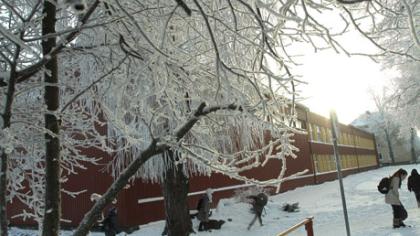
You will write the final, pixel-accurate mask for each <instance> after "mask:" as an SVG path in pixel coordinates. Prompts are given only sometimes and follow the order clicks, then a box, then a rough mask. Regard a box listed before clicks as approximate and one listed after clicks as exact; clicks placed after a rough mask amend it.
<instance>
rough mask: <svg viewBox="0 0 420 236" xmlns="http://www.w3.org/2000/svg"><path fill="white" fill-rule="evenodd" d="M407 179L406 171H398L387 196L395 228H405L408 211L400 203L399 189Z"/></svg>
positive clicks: (386, 201) (393, 176)
mask: <svg viewBox="0 0 420 236" xmlns="http://www.w3.org/2000/svg"><path fill="white" fill-rule="evenodd" d="M406 177H407V171H406V170H404V169H399V170H397V171H396V172H395V173H394V174H393V175H392V176H391V181H390V186H389V191H388V193H387V194H386V195H385V203H387V204H390V205H391V206H392V213H393V223H392V225H393V227H394V228H399V227H405V226H406V225H405V224H404V222H403V221H404V220H405V219H407V211H406V210H405V209H404V206H403V205H402V203H401V201H400V195H399V192H398V189H399V188H401V183H402V181H403V180H404V179H405V178H406Z"/></svg>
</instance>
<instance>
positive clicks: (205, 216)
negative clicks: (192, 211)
mask: <svg viewBox="0 0 420 236" xmlns="http://www.w3.org/2000/svg"><path fill="white" fill-rule="evenodd" d="M212 195H213V190H212V189H211V188H208V189H207V190H206V193H205V194H203V196H202V197H201V198H200V200H199V201H198V204H197V210H198V214H197V218H198V220H199V221H200V224H199V226H198V231H203V230H204V224H206V223H207V222H208V221H209V215H210V203H211V202H212V198H213V196H212Z"/></svg>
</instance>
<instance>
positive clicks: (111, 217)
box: [102, 207, 121, 236]
mask: <svg viewBox="0 0 420 236" xmlns="http://www.w3.org/2000/svg"><path fill="white" fill-rule="evenodd" d="M102 224H103V225H102V229H103V230H104V232H105V236H115V235H117V234H118V233H119V232H121V231H120V230H119V228H118V227H117V208H115V207H113V208H111V209H109V211H108V215H107V216H106V218H105V220H104V221H103V222H102Z"/></svg>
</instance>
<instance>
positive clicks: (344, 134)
mask: <svg viewBox="0 0 420 236" xmlns="http://www.w3.org/2000/svg"><path fill="white" fill-rule="evenodd" d="M296 111H297V122H295V124H294V125H295V126H296V127H297V128H300V129H302V130H306V131H307V133H306V134H295V136H294V139H295V143H294V145H295V146H296V147H298V148H299V152H298V153H296V154H297V156H298V157H297V158H296V159H293V158H288V159H287V170H286V173H285V177H287V176H290V175H292V174H294V173H296V172H300V171H304V170H307V172H306V173H305V174H304V175H302V176H298V177H296V178H293V179H290V180H287V181H285V182H284V183H282V185H281V192H285V191H288V190H291V189H294V188H296V187H300V186H305V185H312V184H319V183H322V182H325V181H331V180H334V179H336V178H337V172H336V163H335V157H334V151H333V145H332V137H331V128H330V127H331V125H330V121H329V120H328V119H327V118H325V117H322V116H320V115H317V114H315V113H312V112H310V111H309V109H308V108H306V107H304V106H302V105H297V108H296ZM338 128H339V133H338V144H339V153H340V157H341V169H342V173H343V176H346V175H349V174H353V173H358V172H362V171H366V170H369V169H373V168H377V167H378V156H377V150H376V142H375V137H374V135H373V134H371V133H369V132H366V131H363V130H361V129H359V128H356V127H353V126H347V125H343V124H338ZM269 133H270V132H267V136H266V139H267V142H268V141H269V140H270V139H275V137H271V136H270V134H269ZM87 151H88V152H89V153H90V154H91V155H92V156H101V157H106V155H108V154H107V153H104V152H102V151H100V150H96V149H92V150H87ZM109 158H110V157H109ZM281 166H282V163H281V162H280V161H279V160H270V161H269V163H268V164H267V165H265V166H264V167H261V168H254V169H251V170H249V171H246V173H243V174H245V175H246V176H249V177H253V178H256V179H259V180H267V179H272V178H276V177H277V176H278V174H279V171H280V168H281ZM86 167H87V168H86V170H85V171H83V170H80V171H79V174H77V175H73V176H69V177H68V181H67V182H65V183H63V185H64V187H65V188H66V189H68V190H71V191H81V190H85V192H83V193H81V194H80V195H79V196H77V197H76V198H72V197H69V196H68V195H66V194H63V198H62V199H63V202H62V213H63V219H64V220H63V227H75V226H77V225H78V224H79V222H80V220H81V219H82V217H83V216H84V214H85V213H86V212H87V211H88V210H89V209H90V208H91V207H92V205H93V201H92V200H91V196H94V195H93V194H103V193H104V192H105V191H106V189H107V188H108V187H109V186H110V184H111V183H112V177H111V176H110V175H109V174H107V173H104V172H103V171H102V168H103V166H93V165H88V166H86ZM250 186H253V185H252V184H248V183H244V182H241V181H238V180H235V179H230V178H229V177H227V176H224V175H222V174H219V173H213V174H212V175H211V176H210V177H209V176H192V177H190V181H189V188H190V192H189V194H188V196H189V198H188V201H189V208H190V209H194V208H195V205H196V203H197V201H198V198H199V197H200V195H201V194H202V193H204V191H205V190H206V189H207V188H212V189H213V190H214V194H213V202H214V203H213V204H214V205H213V207H215V206H216V204H217V203H218V201H219V199H221V198H226V197H231V196H232V195H233V194H234V191H235V190H237V189H241V188H246V187H250ZM162 200H163V197H162V193H161V187H160V185H159V184H156V183H150V182H147V183H146V182H142V181H141V180H136V181H135V182H134V183H133V184H132V185H131V186H130V187H127V188H124V189H123V190H122V191H121V192H120V193H119V194H118V198H117V201H116V203H115V206H116V207H117V208H118V224H119V225H121V226H122V227H129V226H133V225H140V224H146V223H148V222H151V221H156V220H162V219H164V216H165V209H164V204H163V201H162ZM8 210H9V216H10V217H12V216H13V215H16V214H19V213H21V212H22V210H23V207H22V204H20V203H19V201H18V200H14V201H13V203H12V204H10V205H8ZM27 211H28V209H27ZM10 221H11V223H12V224H13V225H35V222H33V221H24V220H23V219H22V218H11V219H10Z"/></svg>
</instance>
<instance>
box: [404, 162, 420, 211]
mask: <svg viewBox="0 0 420 236" xmlns="http://www.w3.org/2000/svg"><path fill="white" fill-rule="evenodd" d="M407 188H408V191H410V192H414V195H415V196H416V200H417V207H419V208H420V175H419V173H418V172H417V170H416V169H413V170H412V171H411V175H410V176H409V177H408V181H407Z"/></svg>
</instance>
